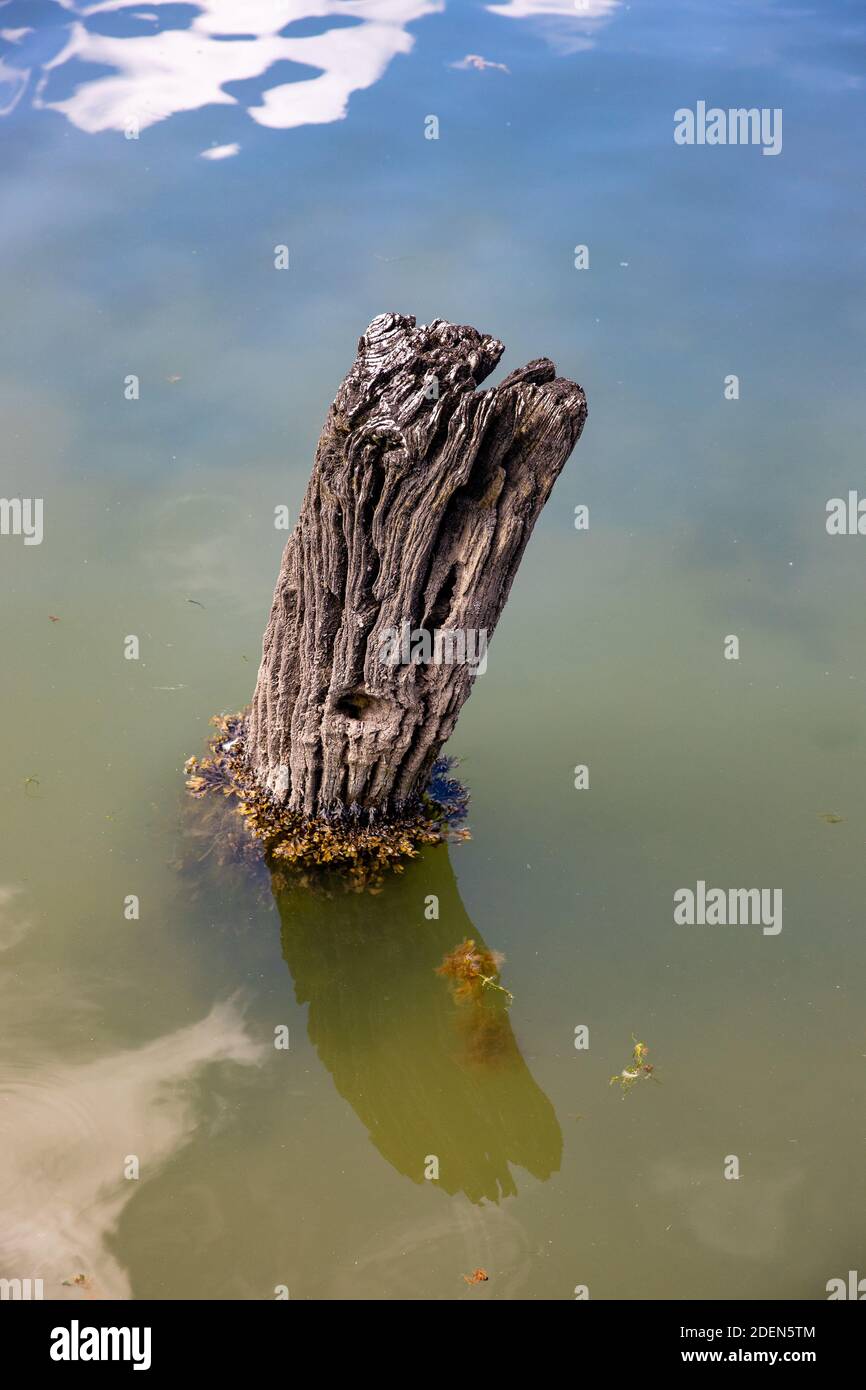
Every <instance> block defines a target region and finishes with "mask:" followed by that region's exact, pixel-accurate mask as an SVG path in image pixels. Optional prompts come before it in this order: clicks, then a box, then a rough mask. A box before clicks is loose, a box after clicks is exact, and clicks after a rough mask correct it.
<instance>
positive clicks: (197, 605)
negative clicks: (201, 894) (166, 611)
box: [187, 598, 204, 608]
mask: <svg viewBox="0 0 866 1390" xmlns="http://www.w3.org/2000/svg"><path fill="white" fill-rule="evenodd" d="M187 603H194V604H195V606H196V608H204V604H203V603H199V601H198V599H197V598H188V599H187Z"/></svg>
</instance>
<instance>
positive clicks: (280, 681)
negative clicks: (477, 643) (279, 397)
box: [246, 314, 586, 816]
mask: <svg viewBox="0 0 866 1390" xmlns="http://www.w3.org/2000/svg"><path fill="white" fill-rule="evenodd" d="M502 352H503V347H502V344H501V343H499V342H497V340H496V339H495V338H490V337H487V336H485V335H482V334H480V333H477V332H476V331H475V329H474V328H466V327H458V326H457V325H455V324H450V323H445V322H444V321H443V320H441V319H437V320H435V321H434V322H433V323H431V324H430V325H429V326H424V325H422V326H420V327H416V326H415V320H414V318H406V317H403V316H402V315H400V314H380V315H379V317H378V318H375V319H374V320H373V322H372V323H371V324H370V327H369V328H368V329H367V332H366V333H365V334H364V336H363V337H362V338H361V340H360V342H359V343H358V355H357V357H356V359H355V362H354V364H353V366H352V369H351V371H350V372H349V374H348V376H347V377H346V379H345V381H344V382H343V384H342V385H341V387H340V389H339V391H338V392H337V396H336V399H335V400H334V403H333V405H332V406H331V409H330V411H329V413H328V418H327V421H326V423H325V428H324V430H323V431H322V435H321V438H320V440H319V446H318V450H317V453H316V461H315V465H314V467H313V474H312V477H311V479H310V483H309V486H308V488H307V493H306V496H305V498H304V503H303V507H302V510H301V514H300V517H299V519H298V524H297V526H296V528H295V531H294V533H293V535H292V536H291V538H290V539H289V542H288V544H287V545H286V549H285V553H284V555H283V561H282V565H281V567H280V574H279V578H278V580H277V587H276V592H275V594H274V601H273V607H272V609H271V615H270V620H269V622H268V627H267V631H266V633H265V638H264V650H263V656H262V663H261V668H260V670H259V675H258V681H257V683H256V689H255V694H254V696H253V701H252V706H251V709H250V713H249V719H248V725H247V735H246V747H247V757H248V759H249V763H250V766H251V767H252V769H253V771H254V773H255V776H256V778H257V780H258V782H259V783H260V784H261V785H262V786H263V787H267V788H268V789H269V790H270V792H271V793H272V794H273V795H274V796H275V797H276V798H277V799H278V800H279V801H281V802H285V803H286V804H287V805H288V806H289V808H290V809H291V810H294V811H302V812H304V813H305V814H306V815H310V816H312V815H330V814H333V813H334V812H339V811H340V810H341V809H343V808H345V809H348V808H350V807H358V808H361V809H362V810H365V811H375V812H378V813H380V814H381V815H384V816H387V815H388V814H389V813H391V812H396V813H399V812H400V811H402V809H403V808H404V807H405V806H406V805H407V804H410V803H411V802H412V800H413V798H415V797H416V796H417V795H418V793H419V792H420V791H422V790H423V789H424V786H425V784H426V780H427V778H428V776H429V773H430V769H431V767H432V765H433V762H434V759H435V758H436V755H437V754H438V752H439V750H440V748H441V747H442V745H443V743H444V742H445V740H446V739H447V738H448V737H449V735H450V734H451V732H452V730H453V729H454V725H455V723H456V721H457V716H458V714H459V713H460V709H461V707H462V705H463V702H464V700H465V699H466V697H467V696H468V694H469V691H470V689H471V686H472V681H473V671H472V669H471V667H470V666H469V665H468V664H466V663H465V662H464V663H460V662H448V661H447V660H445V661H441V662H439V663H436V662H429V663H427V664H419V663H416V662H412V661H410V662H409V663H408V664H404V663H403V662H402V661H398V662H396V663H392V664H389V663H388V662H387V661H385V660H383V652H385V653H386V654H387V652H388V643H389V634H391V633H395V632H396V633H400V634H401V635H402V634H403V633H404V632H405V631H407V630H416V629H422V630H424V631H426V632H430V633H431V634H432V633H433V632H434V631H435V630H437V629H438V630H447V631H457V632H463V633H466V632H468V631H472V632H475V633H478V632H482V631H484V632H486V634H487V637H488V638H489V637H490V636H491V635H492V633H493V630H494V628H495V627H496V624H497V622H498V620H499V615H500V613H501V612H502V609H503V606H504V604H505V600H506V598H507V597H508V592H509V590H510V588H511V583H512V580H513V579H514V576H515V573H516V571H517V567H518V565H519V563H520V559H521V556H522V555H523V551H524V548H525V546H526V543H527V541H528V540H529V537H530V534H531V532H532V528H533V526H534V525H535V522H536V520H537V518H538V515H539V513H540V511H541V509H542V507H543V506H544V503H545V502H546V501H547V498H548V495H549V493H550V490H551V488H552V486H553V484H554V482H555V480H556V478H557V477H558V475H559V473H560V470H561V469H562V467H563V464H564V463H565V461H566V459H567V458H568V456H569V454H570V453H571V451H572V449H573V447H574V445H575V443H576V441H577V439H578V436H579V435H580V432H581V429H582V428H583V422H584V420H585V418H586V400H585V397H584V394H583V391H582V390H581V389H580V387H579V386H576V385H575V384H574V383H573V382H571V381H565V380H563V379H562V378H558V377H557V376H556V370H555V368H554V365H553V363H552V362H550V361H548V360H547V359H546V358H541V359H539V360H538V361H535V362H530V363H529V365H528V366H526V367H523V368H521V369H520V370H518V371H515V372H512V373H511V375H510V376H508V377H507V378H506V379H505V381H503V383H502V384H501V385H500V386H497V387H494V388H493V389H492V390H488V391H478V390H476V387H477V385H478V383H479V382H481V381H483V380H484V378H485V377H487V376H488V375H489V374H490V372H491V371H492V370H493V369H494V367H495V366H496V364H497V362H498V361H499V358H500V357H501V355H502Z"/></svg>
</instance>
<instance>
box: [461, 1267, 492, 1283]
mask: <svg viewBox="0 0 866 1390" xmlns="http://www.w3.org/2000/svg"><path fill="white" fill-rule="evenodd" d="M489 1278H490V1275H489V1274H488V1273H487V1270H486V1269H473V1271H472V1273H471V1274H464V1276H463V1281H464V1283H466V1284H486V1283H487V1280H488V1279H489Z"/></svg>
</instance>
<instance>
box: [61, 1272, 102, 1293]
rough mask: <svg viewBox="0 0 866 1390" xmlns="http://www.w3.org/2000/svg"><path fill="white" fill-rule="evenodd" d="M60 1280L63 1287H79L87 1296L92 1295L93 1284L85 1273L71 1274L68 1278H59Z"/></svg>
mask: <svg viewBox="0 0 866 1390" xmlns="http://www.w3.org/2000/svg"><path fill="white" fill-rule="evenodd" d="M60 1282H61V1284H63V1286H64V1287H65V1288H75V1289H81V1292H82V1293H84V1294H87V1296H88V1298H92V1297H93V1292H94V1290H93V1284H92V1282H91V1280H90V1279H89V1278H88V1276H87V1275H86V1274H71V1275H70V1276H69V1278H68V1279H61V1281H60Z"/></svg>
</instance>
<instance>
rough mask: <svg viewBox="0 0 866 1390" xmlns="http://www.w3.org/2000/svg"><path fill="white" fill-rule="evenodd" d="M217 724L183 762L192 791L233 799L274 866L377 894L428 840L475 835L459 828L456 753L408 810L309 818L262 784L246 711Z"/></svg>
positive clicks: (462, 801) (461, 804)
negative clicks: (198, 752) (197, 753)
mask: <svg viewBox="0 0 866 1390" xmlns="http://www.w3.org/2000/svg"><path fill="white" fill-rule="evenodd" d="M211 724H213V725H214V727H215V729H216V733H215V734H214V735H213V736H212V737H211V739H210V741H209V743H208V749H207V753H206V755H205V756H204V757H203V758H195V757H192V758H188V759H187V761H186V763H185V764H184V771H185V773H186V775H187V782H186V785H187V788H188V790H189V791H190V792H191V793H192V795H193V796H194V797H197V798H198V797H204V796H207V795H209V794H216V795H221V796H223V797H225V798H231V799H233V802H234V809H235V810H236V811H237V812H238V813H239V815H240V816H241V817H242V820H243V822H244V825H245V828H246V831H247V834H248V837H249V839H250V840H251V841H252V842H253V843H254V844H256V845H258V847H259V849H260V852H261V854H262V855H263V857H264V859H265V860H266V861H267V863H268V865H269V867H271V868H274V869H279V868H281V869H284V870H290V871H292V873H293V877H295V878H296V879H299V880H300V881H301V883H302V884H304V885H307V886H310V885H312V884H313V882H314V881H315V880H316V879H320V878H321V877H322V876H323V875H324V874H330V873H334V872H336V875H338V876H339V877H340V878H341V879H342V882H343V886H344V887H345V888H348V889H350V890H352V891H355V892H363V891H364V890H368V891H370V892H376V891H378V890H379V885H380V884H381V882H382V880H383V878H384V876H385V874H386V873H388V872H393V873H402V871H403V869H404V867H405V862H406V860H408V859H413V858H415V857H417V855H418V854H419V852H420V849H421V848H422V847H423V846H424V845H436V844H440V843H442V841H444V840H465V839H468V838H469V831H468V830H466V829H458V828H456V827H457V826H458V824H459V822H460V821H461V820H463V819H464V818H465V816H466V811H467V806H468V801H469V794H468V792H467V791H466V789H465V787H464V786H463V785H462V783H460V782H458V781H457V780H456V779H455V778H453V777H451V776H450V775H449V774H450V772H451V769H452V768H453V766H454V759H453V758H440V759H439V760H438V761H437V762H436V763H435V764H434V766H433V770H432V773H431V778H430V782H429V784H428V787H427V790H426V792H425V793H424V795H423V796H422V797H421V798H420V800H419V802H418V803H417V805H416V806H414V807H413V808H411V809H410V810H407V811H406V812H404V813H403V814H402V815H399V816H395V817H393V818H388V819H384V818H382V819H379V818H373V817H371V816H369V815H368V814H367V813H365V812H364V811H363V810H362V809H361V808H350V809H349V810H341V811H339V812H336V813H335V814H334V815H333V816H329V817H325V816H306V815H304V814H303V812H300V811H291V810H289V809H288V808H287V807H285V806H281V805H280V804H279V803H278V802H277V801H276V800H275V799H274V798H273V797H272V796H271V794H270V793H269V792H268V791H266V790H265V789H264V788H262V787H261V786H260V785H259V783H258V782H257V780H256V778H255V776H254V774H253V772H252V769H251V768H250V766H249V764H248V762H247V758H246V752H245V737H244V735H245V720H244V716H243V714H242V713H241V714H234V715H215V716H214V717H213V718H212V719H211Z"/></svg>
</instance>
